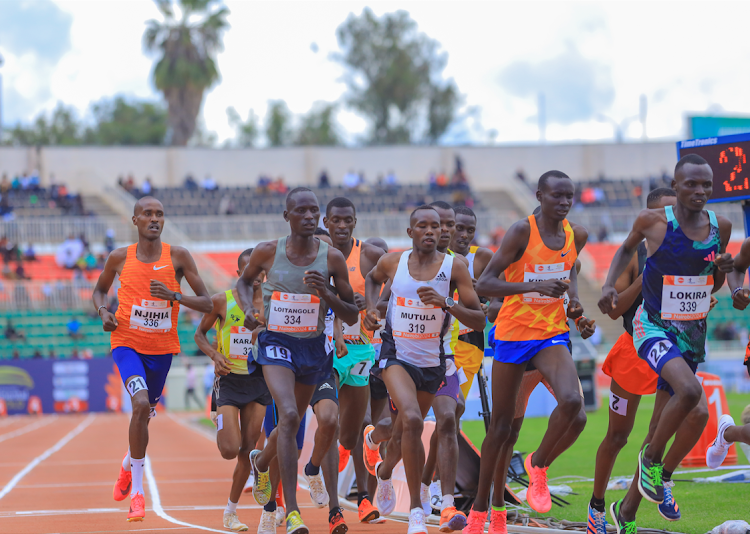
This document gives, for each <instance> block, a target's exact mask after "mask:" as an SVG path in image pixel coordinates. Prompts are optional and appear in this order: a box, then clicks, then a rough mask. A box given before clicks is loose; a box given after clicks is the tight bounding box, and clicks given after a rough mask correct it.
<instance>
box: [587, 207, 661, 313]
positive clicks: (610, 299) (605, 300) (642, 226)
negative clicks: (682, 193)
mask: <svg viewBox="0 0 750 534" xmlns="http://www.w3.org/2000/svg"><path fill="white" fill-rule="evenodd" d="M659 219H660V217H659V215H657V212H656V210H643V211H641V212H640V213H639V214H638V217H636V219H635V222H634V223H633V228H632V229H631V230H630V233H629V234H628V237H626V238H625V241H623V243H622V245H620V248H618V249H617V252H615V256H614V258H612V264H611V265H610V266H609V274H607V281H606V282H604V286H603V287H602V296H601V298H600V299H599V309H600V310H601V312H602V313H609V312H610V311H612V309H614V307H615V306H617V301H618V297H617V290H616V289H615V283H616V282H617V279H618V278H620V275H622V273H623V272H624V271H625V269H627V267H628V263H630V258H632V257H633V254H634V253H635V251H636V249H637V248H638V244H639V243H640V242H641V241H643V240H644V239H646V235H645V233H644V232H645V231H646V229H647V228H650V227H652V226H653V225H654V224H656V223H657V222H658V221H659Z"/></svg>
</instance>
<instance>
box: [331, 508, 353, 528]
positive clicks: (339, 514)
mask: <svg viewBox="0 0 750 534" xmlns="http://www.w3.org/2000/svg"><path fill="white" fill-rule="evenodd" d="M328 529H329V530H328V531H329V533H330V534H346V533H347V532H348V531H349V527H347V526H346V523H344V510H343V509H342V508H337V509H335V510H332V513H330V514H328Z"/></svg>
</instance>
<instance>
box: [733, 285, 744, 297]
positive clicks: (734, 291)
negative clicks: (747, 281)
mask: <svg viewBox="0 0 750 534" xmlns="http://www.w3.org/2000/svg"><path fill="white" fill-rule="evenodd" d="M742 289H743V287H742V286H740V287H735V288H734V289H733V290H732V298H734V296H735V295H736V294H737V293H738V292H740V291H742Z"/></svg>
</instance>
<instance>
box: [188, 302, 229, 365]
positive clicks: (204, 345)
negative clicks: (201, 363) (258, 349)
mask: <svg viewBox="0 0 750 534" xmlns="http://www.w3.org/2000/svg"><path fill="white" fill-rule="evenodd" d="M211 304H212V305H213V307H212V308H211V311H210V312H208V313H205V314H203V317H202V318H201V322H200V324H199V325H198V328H196V330H195V335H194V336H193V339H194V340H195V344H196V345H198V348H199V349H201V350H202V351H203V354H205V355H206V356H208V357H209V358H211V359H212V360H213V362H214V368H215V370H216V374H219V375H227V374H229V371H230V367H229V360H228V359H227V358H226V357H225V356H224V355H223V354H221V353H220V352H218V351H217V350H216V349H215V348H214V346H213V344H212V343H211V342H210V341H209V340H208V337H206V334H207V333H208V331H209V330H211V329H212V328H213V327H214V325H215V324H216V321H219V326H221V323H223V322H224V316H225V315H226V313H227V311H226V310H227V295H226V293H217V294H215V295H214V296H212V297H211Z"/></svg>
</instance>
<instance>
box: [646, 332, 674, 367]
mask: <svg viewBox="0 0 750 534" xmlns="http://www.w3.org/2000/svg"><path fill="white" fill-rule="evenodd" d="M671 348H672V342H671V341H668V340H666V339H665V340H663V341H658V342H656V343H654V346H653V347H651V350H650V351H648V361H649V362H651V365H652V366H653V367H654V368H657V367H659V361H660V360H661V359H662V358H663V357H664V355H665V354H667V352H669V349H671Z"/></svg>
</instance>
